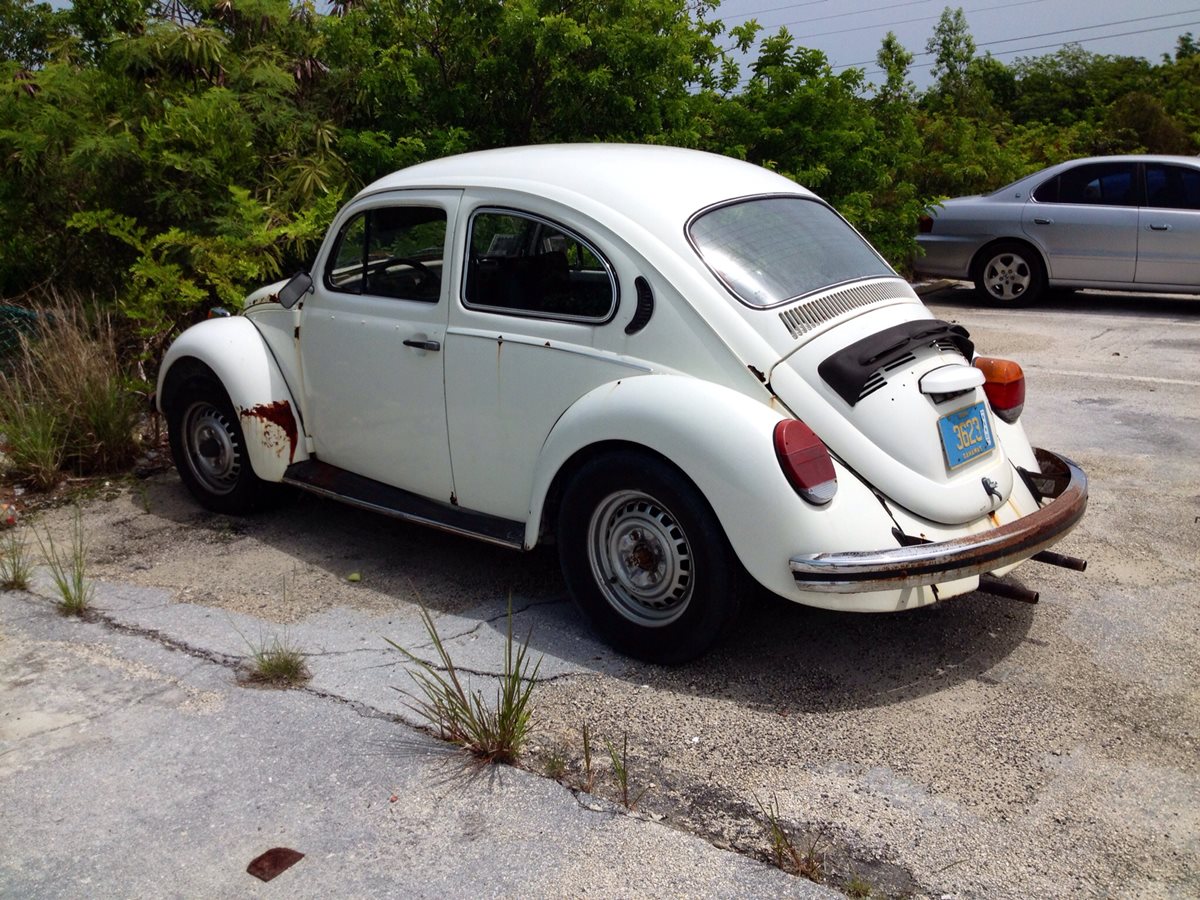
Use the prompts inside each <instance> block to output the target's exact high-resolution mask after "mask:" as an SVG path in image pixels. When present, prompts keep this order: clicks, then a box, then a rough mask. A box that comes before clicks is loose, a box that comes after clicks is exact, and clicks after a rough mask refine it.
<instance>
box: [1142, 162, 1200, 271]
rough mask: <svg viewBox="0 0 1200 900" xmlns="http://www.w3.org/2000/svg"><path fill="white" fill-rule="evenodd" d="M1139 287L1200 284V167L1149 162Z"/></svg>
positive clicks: (1143, 214)
mask: <svg viewBox="0 0 1200 900" xmlns="http://www.w3.org/2000/svg"><path fill="white" fill-rule="evenodd" d="M1138 219H1139V225H1140V227H1139V229H1138V259H1137V282H1138V283H1139V284H1167V285H1190V286H1198V285H1200V166H1180V165H1171V164H1167V163H1146V201H1145V203H1144V204H1143V206H1142V208H1141V211H1140V215H1139V217H1138Z"/></svg>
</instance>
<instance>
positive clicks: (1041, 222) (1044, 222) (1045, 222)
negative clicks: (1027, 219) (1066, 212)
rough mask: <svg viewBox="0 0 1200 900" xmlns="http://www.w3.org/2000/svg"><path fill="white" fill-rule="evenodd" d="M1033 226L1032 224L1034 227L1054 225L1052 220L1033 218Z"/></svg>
mask: <svg viewBox="0 0 1200 900" xmlns="http://www.w3.org/2000/svg"><path fill="white" fill-rule="evenodd" d="M1033 224H1034V225H1053V224H1054V220H1053V219H1038V218H1035V219H1034V220H1033Z"/></svg>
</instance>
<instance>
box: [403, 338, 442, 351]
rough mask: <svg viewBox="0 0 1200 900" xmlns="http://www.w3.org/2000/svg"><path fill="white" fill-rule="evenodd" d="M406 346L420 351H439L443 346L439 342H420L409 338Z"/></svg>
mask: <svg viewBox="0 0 1200 900" xmlns="http://www.w3.org/2000/svg"><path fill="white" fill-rule="evenodd" d="M404 346H405V347H416V348H417V349H418V350H433V351H437V350H441V349H442V345H441V344H440V343H438V342H437V341H418V340H413V339H412V338H409V339H408V340H407V341H405V342H404Z"/></svg>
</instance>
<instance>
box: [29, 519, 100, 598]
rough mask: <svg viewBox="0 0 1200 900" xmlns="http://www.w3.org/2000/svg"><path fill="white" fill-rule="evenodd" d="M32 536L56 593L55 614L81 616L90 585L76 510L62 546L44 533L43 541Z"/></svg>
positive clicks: (85, 538) (90, 588)
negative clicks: (64, 543)
mask: <svg viewBox="0 0 1200 900" xmlns="http://www.w3.org/2000/svg"><path fill="white" fill-rule="evenodd" d="M34 536H35V537H36V538H37V542H38V546H39V547H40V548H41V551H42V558H43V559H44V560H45V562H46V567H47V568H48V569H50V577H51V578H53V579H54V586H55V588H56V589H57V590H58V598H59V599H58V611H59V612H60V613H62V614H63V615H64V616H82V615H83V614H84V613H85V612H87V608H88V606H89V605H90V604H91V602H92V584H91V582H90V581H88V579H87V537H86V535H85V534H84V531H83V514H82V513H81V512H80V511H79V509H78V508H76V510H75V518H74V520H73V521H72V522H71V532H70V535H69V540H68V542H67V545H66V546H62V545H60V544H57V543H56V542H55V540H54V536H53V535H52V534H51V533H50V531H49V530H48V529H47V531H46V538H45V540H43V539H42V536H41V535H40V534H38V533H37V532H36V531H34Z"/></svg>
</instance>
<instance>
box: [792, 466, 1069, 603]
mask: <svg viewBox="0 0 1200 900" xmlns="http://www.w3.org/2000/svg"><path fill="white" fill-rule="evenodd" d="M1034 452H1035V453H1036V454H1037V460H1038V464H1039V465H1040V466H1041V472H1040V473H1028V474H1027V481H1028V482H1030V483H1031V484H1030V486H1031V488H1033V489H1034V490H1035V491H1036V493H1037V494H1040V495H1041V497H1042V506H1041V508H1039V509H1038V510H1037V511H1036V512H1033V513H1030V514H1029V515H1027V516H1022V517H1021V518H1020V519H1017V520H1016V521H1013V522H1009V523H1007V524H1005V525H1001V526H999V527H998V528H994V529H992V530H990V531H985V532H980V533H978V534H969V535H964V536H963V537H960V538H954V539H953V540H949V541H937V542H934V543H920V544H914V545H910V546H904V547H890V548H887V549H884V550H852V551H846V552H842V553H815V554H812V555H802V556H793V557H792V558H791V560H790V565H791V569H792V576H793V577H794V578H795V579H796V586H797V587H799V588H800V589H802V590H805V591H816V592H818V593H830V594H858V593H864V592H867V591H885V590H895V589H897V588H905V587H919V586H921V585H927V584H939V583H941V582H946V581H953V580H955V579H958V578H966V577H968V576H971V575H981V574H983V573H984V572H992V571H994V570H996V569H1002V568H1004V567H1005V566H1009V565H1012V564H1013V563H1017V562H1020V561H1022V560H1025V559H1028V558H1029V557H1031V556H1033V555H1034V554H1035V553H1038V552H1040V551H1042V550H1045V549H1046V548H1047V547H1050V546H1051V545H1053V544H1055V543H1056V542H1057V541H1059V540H1060V539H1062V538H1063V537H1064V536H1065V535H1066V534H1067V533H1068V532H1069V531H1070V530H1071V529H1072V528H1074V527H1075V525H1076V523H1078V522H1079V520H1080V518H1082V516H1083V511H1084V510H1085V509H1086V508H1087V493H1088V490H1087V476H1086V475H1085V474H1084V473H1083V470H1082V469H1081V468H1079V466H1077V465H1075V463H1073V462H1071V460H1069V459H1067V458H1066V457H1062V456H1059V455H1057V454H1055V453H1050V452H1049V451H1047V450H1035V451H1034Z"/></svg>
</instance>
